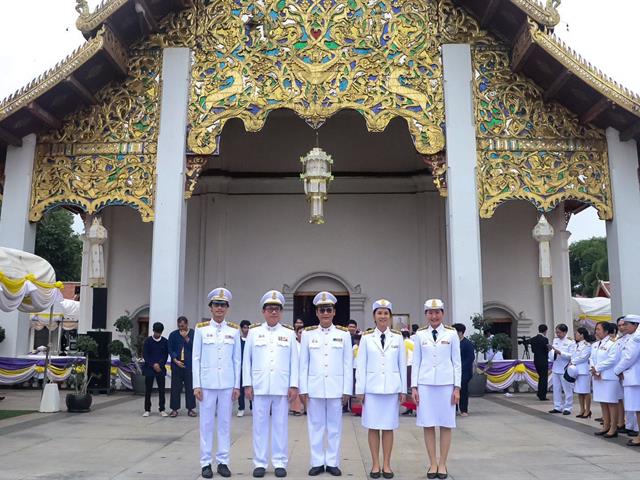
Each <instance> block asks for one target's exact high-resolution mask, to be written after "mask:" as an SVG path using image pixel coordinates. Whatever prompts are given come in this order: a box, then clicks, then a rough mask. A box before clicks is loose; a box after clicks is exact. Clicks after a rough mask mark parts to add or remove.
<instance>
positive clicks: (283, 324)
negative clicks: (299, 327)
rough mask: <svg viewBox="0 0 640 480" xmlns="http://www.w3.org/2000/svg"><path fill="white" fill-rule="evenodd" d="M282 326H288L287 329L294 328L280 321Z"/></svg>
mask: <svg viewBox="0 0 640 480" xmlns="http://www.w3.org/2000/svg"><path fill="white" fill-rule="evenodd" d="M280 325H282V326H283V327H284V328H288V329H289V330H295V329H294V328H293V327H292V326H291V325H287V324H286V323H281V324H280Z"/></svg>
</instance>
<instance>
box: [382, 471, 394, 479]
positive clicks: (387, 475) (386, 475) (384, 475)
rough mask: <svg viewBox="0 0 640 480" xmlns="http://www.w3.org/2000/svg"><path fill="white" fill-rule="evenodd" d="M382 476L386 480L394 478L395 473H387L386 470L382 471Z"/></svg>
mask: <svg viewBox="0 0 640 480" xmlns="http://www.w3.org/2000/svg"><path fill="white" fill-rule="evenodd" d="M382 476H383V477H384V478H393V472H385V471H384V470H383V471H382Z"/></svg>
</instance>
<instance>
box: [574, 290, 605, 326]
mask: <svg viewBox="0 0 640 480" xmlns="http://www.w3.org/2000/svg"><path fill="white" fill-rule="evenodd" d="M572 300H573V301H572V302H571V303H572V305H573V318H574V320H576V321H577V322H578V323H581V324H582V325H585V326H589V327H591V328H595V326H596V324H597V323H598V322H610V321H611V299H610V298H605V297H595V298H581V297H573V298H572Z"/></svg>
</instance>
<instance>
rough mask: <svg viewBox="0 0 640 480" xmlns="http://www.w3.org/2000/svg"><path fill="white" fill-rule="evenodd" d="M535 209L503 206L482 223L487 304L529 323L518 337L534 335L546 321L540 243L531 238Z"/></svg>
mask: <svg viewBox="0 0 640 480" xmlns="http://www.w3.org/2000/svg"><path fill="white" fill-rule="evenodd" d="M537 217H538V213H537V211H536V209H535V208H534V207H533V206H532V205H530V204H529V203H526V202H524V201H511V202H507V203H505V204H504V205H502V206H500V207H499V208H498V209H497V210H496V212H495V214H494V216H493V217H492V218H490V219H483V220H481V222H480V236H481V240H482V282H483V290H484V303H485V305H487V304H488V303H491V304H501V305H504V306H505V307H507V308H508V309H510V310H511V311H512V312H514V313H515V314H516V315H517V314H518V313H519V312H524V313H523V316H524V318H525V319H528V320H529V321H530V322H526V321H525V322H522V324H521V325H519V326H518V332H517V334H518V335H534V334H535V333H536V332H537V325H538V324H540V323H543V322H544V307H543V298H542V286H541V285H540V282H539V280H538V244H537V242H536V241H535V240H534V239H533V237H532V236H531V231H532V229H533V227H534V226H535V224H536V222H537Z"/></svg>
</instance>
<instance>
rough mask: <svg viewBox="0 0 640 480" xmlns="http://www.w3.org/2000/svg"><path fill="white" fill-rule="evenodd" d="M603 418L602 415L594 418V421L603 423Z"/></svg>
mask: <svg viewBox="0 0 640 480" xmlns="http://www.w3.org/2000/svg"><path fill="white" fill-rule="evenodd" d="M602 420H603V418H602V417H598V418H594V419H593V421H594V422H600V423H602Z"/></svg>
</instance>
